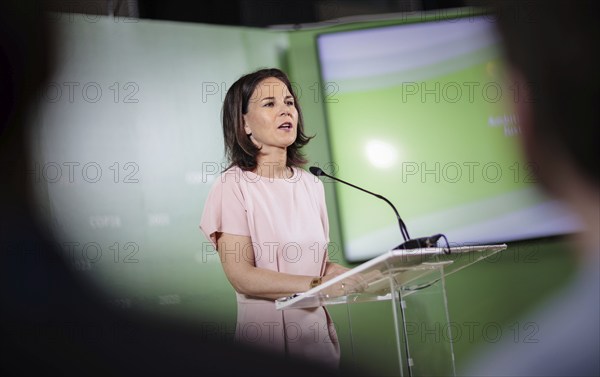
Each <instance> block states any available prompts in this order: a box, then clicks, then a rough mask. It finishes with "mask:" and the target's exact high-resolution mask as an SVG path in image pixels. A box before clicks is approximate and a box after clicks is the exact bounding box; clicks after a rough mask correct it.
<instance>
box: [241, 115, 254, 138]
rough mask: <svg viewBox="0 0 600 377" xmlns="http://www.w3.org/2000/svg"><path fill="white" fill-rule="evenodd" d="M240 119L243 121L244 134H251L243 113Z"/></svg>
mask: <svg viewBox="0 0 600 377" xmlns="http://www.w3.org/2000/svg"><path fill="white" fill-rule="evenodd" d="M242 120H243V121H244V132H245V133H246V135H252V130H251V129H250V127H249V126H248V123H247V122H246V116H245V115H244V116H243V118H242Z"/></svg>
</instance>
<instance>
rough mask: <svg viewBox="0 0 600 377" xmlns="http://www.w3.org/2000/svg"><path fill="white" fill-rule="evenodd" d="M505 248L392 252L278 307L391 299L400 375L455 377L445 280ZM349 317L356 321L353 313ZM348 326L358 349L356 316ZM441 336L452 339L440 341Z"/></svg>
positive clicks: (487, 246) (351, 340) (279, 300)
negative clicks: (355, 326)
mask: <svg viewBox="0 0 600 377" xmlns="http://www.w3.org/2000/svg"><path fill="white" fill-rule="evenodd" d="M504 249H506V244H500V245H479V246H462V247H454V248H450V253H449V254H447V251H448V249H444V248H437V247H436V248H422V249H413V250H392V251H388V252H387V253H385V254H383V255H380V256H378V257H376V258H373V259H371V260H369V261H367V262H365V263H363V264H361V265H359V266H357V267H355V268H353V269H352V270H350V271H347V272H345V273H344V274H342V275H339V276H337V277H336V278H334V279H332V280H329V281H328V282H326V283H324V284H321V285H319V286H317V287H315V288H313V289H311V290H309V291H306V292H304V293H300V294H296V295H293V296H290V297H284V298H281V299H278V300H277V301H276V303H275V304H276V307H277V309H279V310H286V309H299V308H311V307H316V306H328V305H335V304H346V305H352V304H357V303H362V302H373V301H385V300H387V301H390V302H391V310H392V315H393V319H394V330H395V331H394V337H395V344H396V350H397V355H398V368H399V374H400V375H401V376H421V375H446V376H454V375H456V367H455V363H454V350H453V345H452V339H453V338H452V324H451V322H450V317H449V314H448V301H447V297H446V287H445V278H446V277H447V276H448V275H450V274H453V273H455V272H457V271H459V270H461V269H463V268H465V267H468V266H469V265H471V264H473V263H475V262H478V261H480V260H482V259H485V258H488V257H490V256H492V255H494V254H496V253H498V252H500V251H501V250H504ZM444 251H446V252H444ZM347 313H348V316H349V317H350V310H348V311H347ZM348 324H349V327H350V328H349V334H350V342H351V344H352V349H353V350H354V342H355V340H354V339H353V336H352V328H351V326H352V325H351V324H352V320H351V318H348ZM435 332H444V334H442V335H440V334H435ZM427 333H428V334H427ZM432 333H433V334H432ZM424 335H425V336H424ZM429 335H433V336H429ZM441 336H443V338H444V339H445V340H446V341H439V339H440V337H441Z"/></svg>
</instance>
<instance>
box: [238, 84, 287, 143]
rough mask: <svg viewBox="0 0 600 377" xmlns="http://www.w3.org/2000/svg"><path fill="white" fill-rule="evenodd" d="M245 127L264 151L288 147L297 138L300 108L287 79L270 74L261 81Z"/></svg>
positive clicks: (251, 99)
mask: <svg viewBox="0 0 600 377" xmlns="http://www.w3.org/2000/svg"><path fill="white" fill-rule="evenodd" d="M244 131H245V132H246V134H250V133H251V134H252V136H250V138H251V140H252V142H253V143H254V144H255V145H256V146H257V147H259V148H261V147H262V150H261V153H268V152H269V151H270V150H271V149H277V148H279V149H281V148H283V149H285V148H287V147H288V146H290V145H292V144H293V143H294V141H295V140H296V134H297V132H298V110H297V109H296V106H295V103H294V97H293V96H292V94H291V93H290V92H289V90H288V88H287V87H286V86H285V84H284V83H283V81H281V80H279V79H276V78H274V77H269V78H266V79H264V80H262V81H261V82H259V83H258V85H257V86H256V88H255V89H254V93H253V94H252V96H251V97H250V100H249V101H248V112H247V113H246V114H245V115H244Z"/></svg>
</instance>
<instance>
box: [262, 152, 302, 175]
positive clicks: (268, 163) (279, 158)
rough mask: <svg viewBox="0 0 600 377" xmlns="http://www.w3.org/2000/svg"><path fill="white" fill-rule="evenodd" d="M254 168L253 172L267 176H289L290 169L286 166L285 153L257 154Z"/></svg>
mask: <svg viewBox="0 0 600 377" xmlns="http://www.w3.org/2000/svg"><path fill="white" fill-rule="evenodd" d="M256 160H257V161H256V162H257V164H256V169H255V170H254V173H256V174H257V175H260V176H262V177H267V178H275V179H277V178H290V177H291V176H292V174H293V172H292V169H291V168H290V167H288V166H287V164H286V163H287V154H286V151H285V150H284V151H283V153H277V154H270V155H259V156H257V158H256Z"/></svg>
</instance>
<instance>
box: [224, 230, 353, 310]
mask: <svg viewBox="0 0 600 377" xmlns="http://www.w3.org/2000/svg"><path fill="white" fill-rule="evenodd" d="M216 236H217V250H218V251H219V256H220V258H221V264H222V265H223V271H225V275H226V276H227V279H228V280H229V282H230V283H231V285H232V286H233V288H234V289H235V290H236V292H238V293H241V294H245V295H249V296H255V297H263V298H268V299H278V298H280V297H287V296H291V295H293V294H294V293H299V292H305V291H307V290H309V289H310V283H311V281H312V280H313V279H314V278H315V277H316V276H307V275H293V274H286V273H283V272H277V271H271V270H267V269H264V268H259V267H256V266H255V263H254V252H253V248H252V241H251V239H250V237H247V236H237V235H233V234H228V233H218V234H217V235H216ZM338 266H339V265H338ZM328 267H329V264H328ZM339 267H340V268H342V269H343V268H344V267H342V266H339ZM342 272H344V271H342V270H339V272H338V270H337V269H334V270H330V272H329V273H327V272H326V275H327V276H326V278H324V279H323V282H325V281H327V280H329V279H331V278H333V277H335V276H337V275H339V274H341V273H342Z"/></svg>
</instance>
